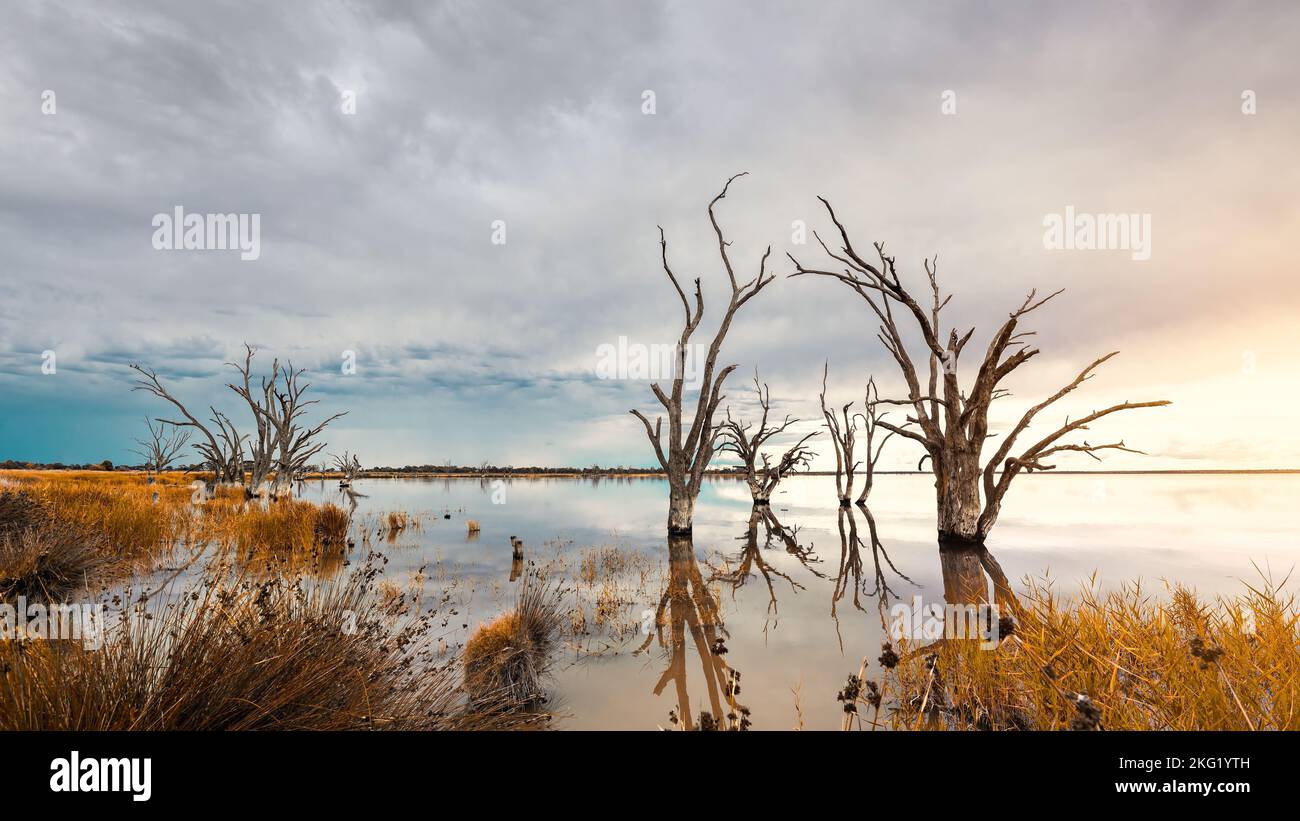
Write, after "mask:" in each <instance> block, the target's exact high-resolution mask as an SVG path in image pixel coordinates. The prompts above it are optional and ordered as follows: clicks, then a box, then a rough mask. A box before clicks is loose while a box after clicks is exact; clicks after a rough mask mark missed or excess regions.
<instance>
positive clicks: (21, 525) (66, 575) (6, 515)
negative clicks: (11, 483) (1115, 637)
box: [0, 490, 113, 601]
mask: <svg viewBox="0 0 1300 821" xmlns="http://www.w3.org/2000/svg"><path fill="white" fill-rule="evenodd" d="M102 542H103V540H102V539H101V538H99V537H98V536H97V535H96V534H94V533H91V532H88V531H86V530H85V529H84V528H82V527H79V526H77V525H76V524H73V523H69V522H63V521H58V520H55V519H53V518H52V517H51V516H50V514H49V511H48V509H47V508H46V506H45V505H44V504H43V503H41V502H40V501H38V500H37V499H35V498H34V497H33V496H31V495H30V494H29V493H27V492H26V491H22V490H17V491H14V490H7V491H0V601H12V600H14V599H16V598H17V597H19V596H23V597H25V598H26V599H28V600H32V601H54V600H60V599H62V598H63V597H65V596H67V595H69V594H70V593H72V592H73V591H75V590H78V589H85V588H88V587H89V586H90V585H91V583H92V582H94V581H96V580H98V579H100V578H101V577H103V576H104V575H105V574H106V573H107V571H108V570H109V568H110V566H111V565H112V564H113V562H112V558H111V557H110V556H109V555H108V554H107V553H106V552H105V551H104V550H103V544H102Z"/></svg>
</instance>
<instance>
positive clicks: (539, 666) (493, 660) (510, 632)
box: [464, 575, 566, 705]
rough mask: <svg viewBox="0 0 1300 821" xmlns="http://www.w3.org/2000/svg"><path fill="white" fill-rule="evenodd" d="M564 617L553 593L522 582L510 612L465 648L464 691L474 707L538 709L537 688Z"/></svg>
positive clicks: (539, 585)
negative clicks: (495, 704)
mask: <svg viewBox="0 0 1300 821" xmlns="http://www.w3.org/2000/svg"><path fill="white" fill-rule="evenodd" d="M565 619H566V616H565V615H564V614H563V613H561V610H560V606H559V598H558V596H557V594H556V591H555V590H553V589H550V588H547V587H546V586H544V585H543V584H542V583H541V581H539V580H538V579H537V578H536V577H534V576H531V575H530V576H526V577H525V579H524V583H523V585H522V586H521V587H520V590H519V601H518V604H517V605H516V606H515V609H514V610H511V611H510V612H508V613H505V614H503V615H501V616H498V617H497V618H496V619H495V620H494V621H491V622H489V623H488V624H485V625H482V626H480V627H479V628H478V629H477V630H475V631H474V634H473V635H472V636H470V639H469V641H468V642H466V644H465V654H464V660H465V689H466V691H468V692H469V694H470V696H471V698H472V699H473V700H474V701H475V702H476V703H477V702H482V701H484V700H493V699H497V700H499V699H500V698H501V697H502V695H504V696H506V700H507V701H508V702H509V703H524V704H532V705H540V704H541V703H543V702H544V701H545V696H544V694H543V690H542V682H543V680H544V679H545V678H546V675H547V673H548V671H549V669H550V663H551V652H552V650H554V648H555V645H556V643H557V640H558V638H559V633H560V628H561V626H562V624H563V622H564V621H565Z"/></svg>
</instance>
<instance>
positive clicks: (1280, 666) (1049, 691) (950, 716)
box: [841, 582, 1300, 730]
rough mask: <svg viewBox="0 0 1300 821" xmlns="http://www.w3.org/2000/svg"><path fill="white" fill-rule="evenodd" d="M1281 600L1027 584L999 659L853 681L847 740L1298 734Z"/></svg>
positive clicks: (1299, 688) (1298, 643)
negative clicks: (884, 734)
mask: <svg viewBox="0 0 1300 821" xmlns="http://www.w3.org/2000/svg"><path fill="white" fill-rule="evenodd" d="M1281 590H1282V585H1280V584H1278V585H1273V584H1263V585H1261V586H1259V587H1255V586H1247V587H1246V590H1245V592H1243V593H1242V594H1240V595H1238V596H1236V597H1232V598H1223V597H1220V598H1216V599H1214V600H1211V601H1205V600H1202V599H1200V598H1199V597H1198V596H1197V595H1196V594H1195V593H1194V592H1193V591H1191V590H1188V589H1186V588H1183V587H1179V586H1176V585H1175V586H1171V587H1170V588H1169V589H1168V590H1167V591H1164V593H1165V594H1164V595H1161V596H1156V595H1152V594H1150V593H1148V592H1147V591H1145V590H1143V589H1142V588H1141V587H1140V586H1139V585H1137V584H1126V585H1124V586H1122V587H1121V588H1120V589H1118V590H1115V591H1113V592H1109V593H1104V594H1103V593H1098V592H1097V591H1096V589H1095V587H1094V586H1089V587H1085V588H1084V590H1083V591H1082V592H1081V593H1080V594H1079V595H1078V596H1076V597H1073V598H1070V599H1064V598H1062V597H1060V596H1058V595H1057V594H1055V593H1054V592H1053V590H1052V588H1051V585H1050V584H1047V583H1044V582H1036V583H1034V582H1031V583H1030V585H1029V587H1028V591H1027V594H1026V595H1025V596H1024V597H1022V599H1021V600H1020V603H1019V606H1018V607H1017V608H1016V610H1017V612H1016V615H1015V626H1014V630H1013V632H1012V634H1011V635H1010V636H1007V635H1005V632H1006V631H1005V630H1004V631H1003V636H1002V639H1001V642H1000V644H999V645H998V647H997V648H996V649H995V650H983V649H980V646H979V643H978V642H976V641H963V640H950V641H946V642H942V643H939V644H937V645H931V646H927V647H917V646H915V645H909V644H903V645H902V646H900V647H898V648H887V649H886V651H885V652H884V653H882V658H881V663H882V666H883V667H884V668H885V671H884V672H885V675H884V677H883V680H882V686H880V687H878V686H877V685H876V683H875V682H869V681H866V680H865V679H863V678H861V677H857V676H855V677H852V678H851V679H850V687H849V689H852V688H853V685H854V683H855V679H856V684H857V687H858V692H857V693H851V694H850V695H853V696H857V697H855V698H849V699H845V698H843V697H842V698H841V700H842V701H845V702H846V726H847V725H850V724H852V725H854V726H870V725H871V723H872V718H873V716H874V715H879V716H882V717H881V719H880V721H879V723H880V724H882V725H883V726H889V727H893V728H897V729H988V730H1007V729H1041V730H1061V729H1106V730H1296V729H1300V628H1298V627H1297V624H1298V620H1300V615H1298V614H1297V609H1296V602H1295V600H1294V598H1293V597H1291V596H1288V595H1285V594H1283V593H1282V592H1281ZM890 664H896V666H893V667H892V668H891V667H890ZM865 667H866V664H865V662H864V671H865ZM882 689H883V691H884V693H883V697H884V702H885V706H884V709H883V710H882V709H881V707H880V701H881V692H880V691H881V690H882ZM872 691H874V692H875V697H874V705H873V704H872V701H871V699H870V698H869V696H870V695H871V693H872ZM841 696H844V694H843V693H842V694H841ZM864 704H865V705H867V709H865V710H862V706H863V705H864ZM849 707H853V708H854V709H853V710H850V709H849ZM859 710H861V713H865V715H862V714H860V713H859ZM864 722H865V724H864Z"/></svg>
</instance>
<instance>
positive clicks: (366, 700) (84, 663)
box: [0, 563, 535, 730]
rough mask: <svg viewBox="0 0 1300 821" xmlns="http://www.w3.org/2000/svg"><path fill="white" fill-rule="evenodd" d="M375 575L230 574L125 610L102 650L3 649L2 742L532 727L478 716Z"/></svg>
mask: <svg viewBox="0 0 1300 821" xmlns="http://www.w3.org/2000/svg"><path fill="white" fill-rule="evenodd" d="M378 572H379V569H378V567H377V566H376V565H375V564H373V563H367V564H366V565H365V566H363V567H360V568H357V569H355V570H354V571H353V572H351V573H350V574H348V575H347V576H346V577H343V578H340V579H338V580H335V581H334V582H330V583H322V584H304V583H303V582H302V580H301V579H295V578H292V577H286V576H277V577H274V578H269V579H254V578H252V577H250V576H249V575H247V574H246V573H239V572H236V571H234V569H233V567H232V566H230V565H227V564H219V565H214V566H210V567H209V568H208V569H207V571H206V573H205V575H204V577H203V579H202V580H201V581H200V582H199V583H197V584H195V585H193V586H192V587H190V588H186V589H185V590H183V591H181V592H180V593H179V594H178V595H173V596H169V597H168V598H167V600H166V601H165V602H159V601H158V600H157V598H156V597H155V600H154V601H153V602H152V607H149V608H146V607H144V606H141V605H139V604H128V606H126V607H125V608H123V609H122V610H121V611H120V612H119V614H118V616H117V617H115V620H114V621H113V623H111V624H110V625H109V626H108V631H107V635H106V636H105V644H104V646H103V647H102V648H100V649H98V650H89V649H86V648H84V647H83V646H82V645H81V644H80V643H79V642H66V641H64V642H47V641H33V640H27V641H7V642H2V643H0V682H2V686H0V729H7V730H369V729H404V730H443V729H508V728H513V727H519V726H526V725H527V724H529V723H530V722H532V721H534V720H535V718H534V717H533V716H532V715H531V714H524V713H521V712H519V711H518V710H516V709H513V708H514V707H516V706H518V705H512V704H510V703H509V702H508V701H507V700H506V699H507V694H505V693H503V692H479V693H477V694H476V698H475V701H474V704H473V705H472V706H471V705H470V704H469V703H468V701H467V700H466V699H465V698H464V694H463V692H462V691H461V689H460V687H459V680H458V679H459V666H458V664H457V663H456V660H455V659H452V660H450V661H444V662H439V661H437V659H436V656H437V650H436V649H435V647H434V646H433V644H432V642H431V641H430V629H431V625H432V622H433V620H434V616H433V615H432V614H424V615H421V616H418V617H406V618H403V617H398V616H395V615H394V614H393V613H391V612H387V611H385V610H383V609H382V608H381V606H380V604H379V597H377V596H376V595H374V594H373V590H372V588H373V587H374V585H375V579H376V576H377V574H378Z"/></svg>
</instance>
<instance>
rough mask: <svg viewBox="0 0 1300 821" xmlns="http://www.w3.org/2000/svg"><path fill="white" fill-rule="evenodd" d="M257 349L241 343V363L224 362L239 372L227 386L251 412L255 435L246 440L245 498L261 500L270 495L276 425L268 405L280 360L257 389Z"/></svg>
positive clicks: (278, 370)
mask: <svg viewBox="0 0 1300 821" xmlns="http://www.w3.org/2000/svg"><path fill="white" fill-rule="evenodd" d="M256 353H257V351H256V350H255V349H254V348H253V347H252V346H250V345H248V343H244V364H243V365H240V364H238V363H236V362H227V363H226V364H227V365H229V366H230V367H232V368H234V369H235V370H237V371H239V375H240V377H241V381H240V382H237V383H235V382H232V383H228V384H227V385H226V387H228V388H230V389H231V390H232V391H234V392H235V393H237V394H239V396H240V397H241V398H242V399H243V400H244V401H245V402H246V403H247V404H248V408H249V410H251V411H252V413H253V430H254V432H255V436H253V437H250V438H249V440H248V447H249V478H248V485H247V486H245V488H244V495H245V497H246V498H249V499H251V498H253V497H254V496H261V497H263V498H264V499H265V498H266V497H267V496H269V495H270V488H269V487H268V482H269V481H270V478H271V470H272V468H273V467H274V460H275V428H274V426H273V425H272V423H271V416H270V410H269V409H270V407H271V405H272V403H273V402H274V396H275V383H276V380H277V378H278V377H279V374H280V367H279V362H278V361H277V362H276V364H275V367H273V368H272V370H271V378H270V379H267V378H266V377H262V382H261V387H260V389H254V388H253V385H252V379H253V377H252V367H253V356H254V355H255V354H256Z"/></svg>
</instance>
